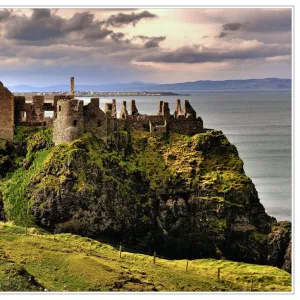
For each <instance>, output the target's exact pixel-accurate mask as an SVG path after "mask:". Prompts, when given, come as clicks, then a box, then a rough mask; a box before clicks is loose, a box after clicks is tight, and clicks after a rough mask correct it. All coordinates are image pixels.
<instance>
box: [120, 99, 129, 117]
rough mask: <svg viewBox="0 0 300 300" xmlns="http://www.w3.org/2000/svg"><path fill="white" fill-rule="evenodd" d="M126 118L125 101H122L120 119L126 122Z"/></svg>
mask: <svg viewBox="0 0 300 300" xmlns="http://www.w3.org/2000/svg"><path fill="white" fill-rule="evenodd" d="M127 118H128V111H127V108H126V101H123V104H122V108H121V112H120V119H123V120H126V119H127Z"/></svg>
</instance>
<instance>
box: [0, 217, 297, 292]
mask: <svg viewBox="0 0 300 300" xmlns="http://www.w3.org/2000/svg"><path fill="white" fill-rule="evenodd" d="M27 233H28V234H27V235H26V229H25V228H24V227H19V226H15V225H12V224H11V223H1V222H0V291H44V290H47V291H251V289H252V291H284V292H290V291H291V275H290V274H289V273H287V272H285V271H283V270H280V269H278V268H275V267H270V266H262V265H252V264H246V263H237V262H232V261H227V260H214V259H198V260H191V261H189V263H188V270H187V271H186V266H187V261H186V260H167V259H162V258H156V262H155V264H154V262H153V256H148V255H143V254H136V253H129V252H122V257H121V258H120V256H119V251H118V249H115V248H114V247H112V246H110V245H108V244H105V243H101V242H99V241H95V240H91V239H88V238H83V237H81V236H78V235H72V234H58V235H51V234H48V233H46V232H43V231H41V230H38V229H35V228H30V229H28V232H27ZM218 268H221V269H220V274H221V277H220V280H218Z"/></svg>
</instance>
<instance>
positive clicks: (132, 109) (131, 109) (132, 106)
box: [130, 100, 139, 116]
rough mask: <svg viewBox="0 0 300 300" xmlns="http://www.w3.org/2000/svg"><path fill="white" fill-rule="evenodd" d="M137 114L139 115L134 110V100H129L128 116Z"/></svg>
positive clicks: (135, 109)
mask: <svg viewBox="0 0 300 300" xmlns="http://www.w3.org/2000/svg"><path fill="white" fill-rule="evenodd" d="M138 113H139V111H138V110H137V108H136V105H135V100H131V103H130V115H131V116H134V115H136V114H138Z"/></svg>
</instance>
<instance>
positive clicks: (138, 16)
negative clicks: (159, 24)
mask: <svg viewBox="0 0 300 300" xmlns="http://www.w3.org/2000/svg"><path fill="white" fill-rule="evenodd" d="M156 17H157V15H155V14H152V13H150V12H148V11H146V10H144V11H143V12H141V13H135V12H132V13H131V14H124V13H118V14H117V15H111V16H110V17H109V18H108V19H107V20H106V21H105V24H106V25H107V26H112V27H122V26H125V25H129V24H132V25H133V26H135V25H136V24H137V23H138V22H139V21H141V20H142V19H153V18H156Z"/></svg>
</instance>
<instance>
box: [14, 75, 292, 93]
mask: <svg viewBox="0 0 300 300" xmlns="http://www.w3.org/2000/svg"><path fill="white" fill-rule="evenodd" d="M291 87H292V82H291V79H282V78H265V79H245V80H224V81H212V80H199V81H194V82H182V83H171V84H158V83H146V82H141V81H135V82H131V83H117V84H101V85H75V90H76V91H92V92H95V91H101V92H110V91H115V92H118V91H120V92H126V91H128V92H129V91H131V92H133V91H179V90H186V91H196V90H280V89H291ZM8 88H9V89H10V90H11V91H12V92H19V93H25V92H60V91H68V90H69V88H70V87H69V85H53V86H45V87H34V86H29V85H16V86H10V87H8Z"/></svg>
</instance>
